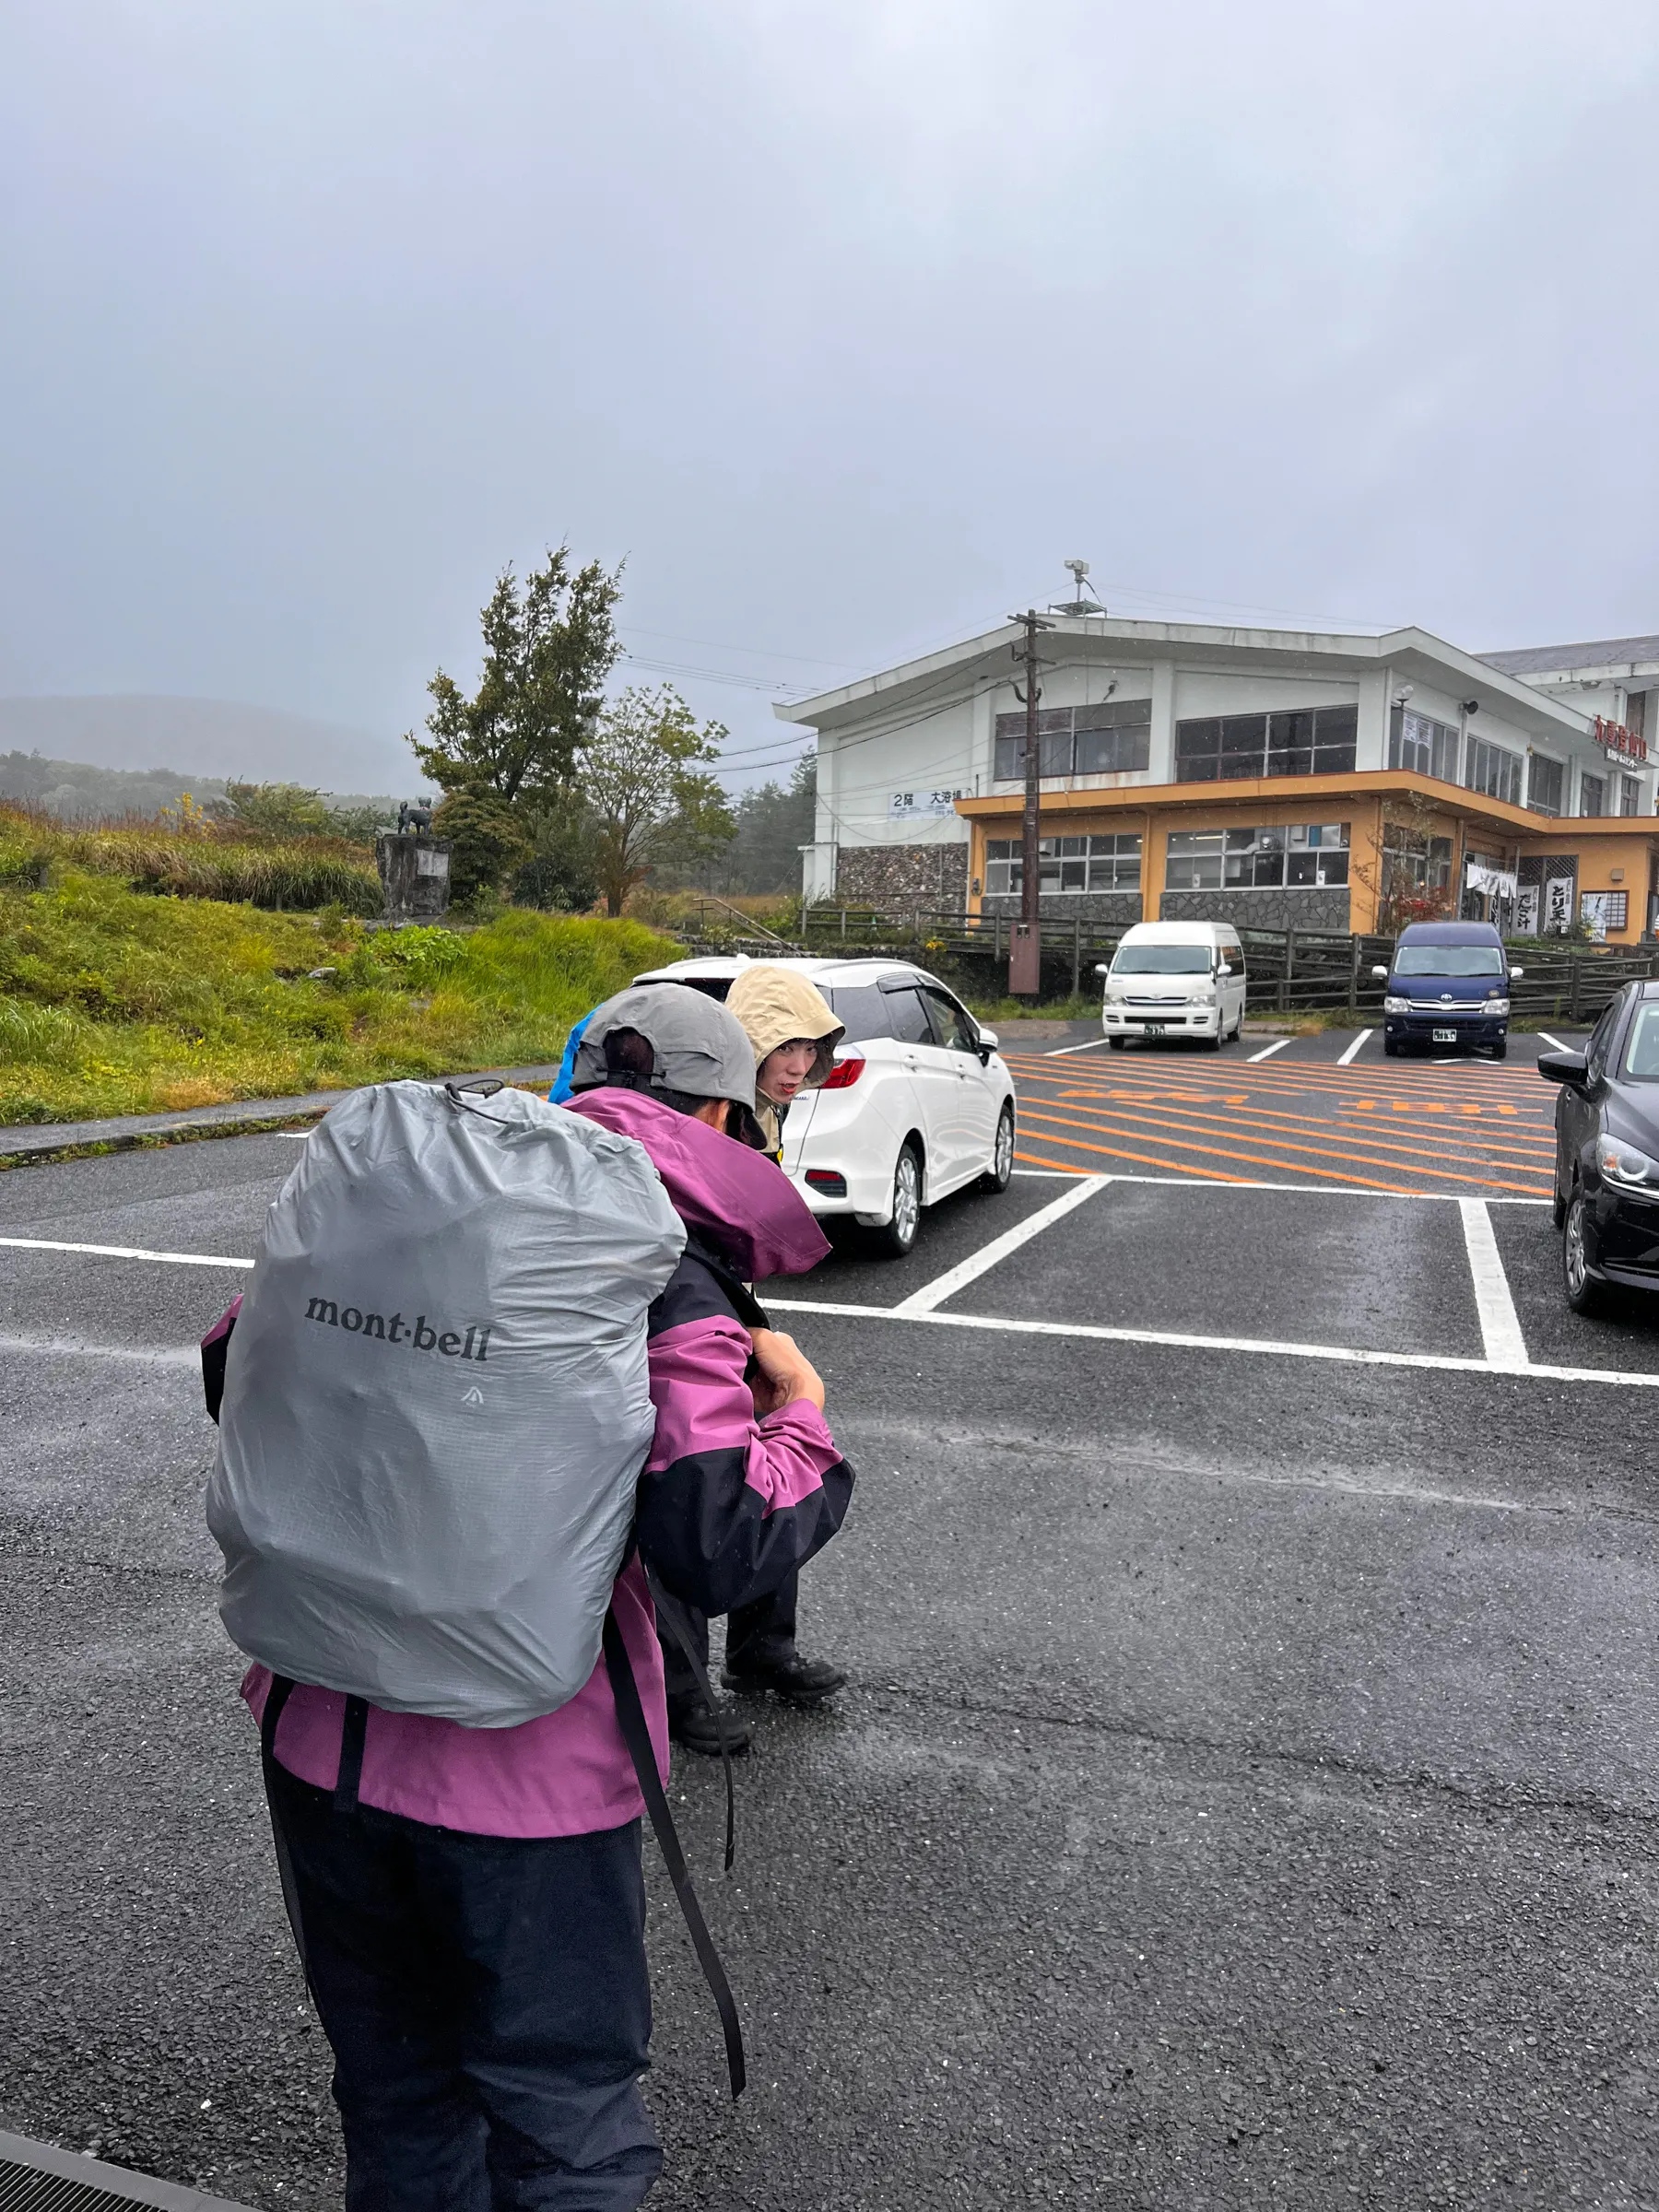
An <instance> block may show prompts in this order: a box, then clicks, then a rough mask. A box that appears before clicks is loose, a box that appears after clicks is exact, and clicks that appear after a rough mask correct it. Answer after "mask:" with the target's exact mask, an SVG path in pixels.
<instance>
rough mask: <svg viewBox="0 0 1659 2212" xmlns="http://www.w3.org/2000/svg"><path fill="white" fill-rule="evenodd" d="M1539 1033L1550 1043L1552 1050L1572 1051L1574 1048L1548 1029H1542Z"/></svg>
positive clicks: (1555, 1051) (1559, 1051)
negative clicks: (1554, 1035)
mask: <svg viewBox="0 0 1659 2212" xmlns="http://www.w3.org/2000/svg"><path fill="white" fill-rule="evenodd" d="M1538 1035H1539V1036H1540V1037H1541V1038H1542V1039H1543V1040H1544V1042H1545V1043H1546V1044H1547V1045H1548V1047H1549V1049H1550V1051H1551V1052H1554V1053H1570V1052H1571V1050H1572V1047H1571V1045H1570V1044H1563V1043H1562V1042H1561V1041H1560V1039H1559V1037H1552V1036H1551V1035H1550V1033H1549V1031H1548V1030H1539V1031H1538Z"/></svg>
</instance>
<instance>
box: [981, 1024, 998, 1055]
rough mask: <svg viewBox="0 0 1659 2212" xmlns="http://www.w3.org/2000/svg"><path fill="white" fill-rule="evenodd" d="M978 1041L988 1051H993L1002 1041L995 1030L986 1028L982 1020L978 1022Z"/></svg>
mask: <svg viewBox="0 0 1659 2212" xmlns="http://www.w3.org/2000/svg"><path fill="white" fill-rule="evenodd" d="M979 1041H980V1042H981V1043H982V1045H983V1046H984V1048H985V1050H986V1051H987V1052H988V1053H994V1052H995V1050H996V1049H997V1047H998V1045H1000V1044H1001V1042H1002V1039H1001V1038H1000V1037H999V1036H998V1035H997V1033H996V1031H995V1030H988V1029H986V1028H985V1026H984V1024H983V1023H981V1024H980V1033H979Z"/></svg>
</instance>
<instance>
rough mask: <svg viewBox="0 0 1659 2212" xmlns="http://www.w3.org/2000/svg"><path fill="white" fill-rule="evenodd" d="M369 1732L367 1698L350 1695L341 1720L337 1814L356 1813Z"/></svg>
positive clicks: (335, 1790)
mask: <svg viewBox="0 0 1659 2212" xmlns="http://www.w3.org/2000/svg"><path fill="white" fill-rule="evenodd" d="M368 1735H369V1706H368V1701H367V1700H366V1699H363V1698H347V1700H346V1712H345V1716H344V1718H343V1719H342V1720H341V1722H340V1765H339V1771H338V1772H337V1773H336V1774H335V1788H334V1809H335V1812H336V1813H355V1812H356V1811H357V1806H358V1791H359V1788H360V1786H361V1784H362V1780H363V1746H364V1743H365V1742H366V1741H367V1740H368Z"/></svg>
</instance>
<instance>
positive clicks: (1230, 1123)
mask: <svg viewBox="0 0 1659 2212" xmlns="http://www.w3.org/2000/svg"><path fill="white" fill-rule="evenodd" d="M1101 1095H1104V1096H1106V1097H1109V1098H1113V1099H1119V1100H1126V1101H1127V1102H1128V1107H1130V1108H1132V1107H1133V1106H1134V1105H1135V1102H1136V1100H1135V1094H1134V1093H1133V1092H1132V1091H1125V1090H1115V1091H1109V1092H1106V1093H1104V1094H1100V1093H1098V1092H1094V1091H1077V1090H1070V1091H1062V1092H1061V1093H1060V1094H1059V1095H1058V1097H1056V1098H1052V1099H1043V1100H1038V1101H1036V1102H1037V1103H1039V1104H1041V1105H1052V1106H1066V1105H1069V1106H1073V1107H1075V1108H1076V1109H1077V1111H1078V1112H1090V1111H1096V1112H1101V1113H1106V1114H1114V1113H1115V1114H1118V1115H1120V1116H1121V1118H1122V1119H1124V1120H1125V1121H1138V1120H1140V1119H1141V1118H1143V1117H1142V1116H1140V1115H1139V1114H1136V1113H1135V1112H1131V1111H1128V1110H1127V1108H1125V1107H1124V1106H1110V1107H1108V1106H1101V1107H1100V1108H1098V1109H1093V1108H1092V1107H1091V1103H1090V1102H1091V1100H1093V1099H1094V1098H1096V1097H1099V1096H1101ZM1168 1095H1171V1094H1168V1093H1165V1092H1161V1091H1160V1092H1157V1093H1155V1094H1153V1100H1154V1102H1156V1100H1158V1099H1161V1098H1163V1097H1166V1096H1168ZM1226 1102H1227V1103H1230V1102H1231V1101H1230V1100H1228V1101H1226ZM1159 1119H1160V1120H1171V1119H1176V1117H1174V1116H1171V1114H1170V1113H1169V1112H1167V1111H1166V1112H1164V1113H1163V1114H1161V1115H1159ZM1077 1125H1078V1126H1079V1127H1081V1126H1084V1124H1077ZM1177 1126H1179V1127H1181V1128H1183V1129H1198V1130H1204V1129H1211V1128H1217V1129H1222V1130H1228V1129H1238V1130H1239V1131H1240V1133H1241V1134H1242V1135H1251V1136H1255V1137H1257V1138H1259V1139H1260V1140H1261V1141H1262V1142H1263V1143H1264V1144H1269V1143H1275V1142H1277V1141H1278V1139H1279V1138H1280V1136H1281V1135H1284V1136H1285V1138H1286V1139H1287V1140H1288V1138H1289V1137H1290V1136H1291V1135H1293V1134H1294V1135H1308V1136H1317V1135H1322V1134H1326V1135H1329V1134H1346V1132H1344V1131H1343V1130H1342V1128H1341V1124H1336V1126H1335V1130H1333V1129H1332V1128H1331V1126H1330V1125H1329V1124H1322V1123H1320V1122H1317V1121H1313V1120H1311V1119H1309V1118H1307V1117H1305V1116H1296V1115H1291V1114H1287V1113H1282V1112H1274V1111H1273V1110H1272V1109H1271V1108H1263V1109H1259V1110H1258V1112H1256V1113H1255V1114H1253V1115H1248V1116H1246V1115H1233V1114H1226V1113H1218V1114H1214V1115H1211V1116H1209V1117H1207V1118H1206V1119H1204V1120H1198V1119H1196V1118H1194V1117H1190V1116H1181V1117H1179V1119H1178V1120H1177ZM1354 1134H1356V1135H1364V1137H1365V1138H1366V1140H1367V1144H1368V1147H1369V1149H1368V1152H1367V1153H1359V1152H1346V1151H1345V1152H1337V1153H1335V1154H1334V1155H1333V1157H1334V1158H1335V1159H1368V1160H1369V1159H1370V1155H1371V1154H1373V1153H1377V1152H1387V1153H1402V1154H1410V1155H1412V1156H1414V1157H1418V1158H1422V1159H1453V1160H1464V1161H1480V1162H1483V1163H1485V1164H1488V1165H1490V1166H1493V1167H1500V1166H1502V1167H1515V1168H1522V1169H1524V1168H1527V1167H1529V1166H1531V1165H1532V1162H1531V1161H1530V1160H1525V1159H1514V1158H1512V1154H1513V1153H1515V1152H1517V1151H1519V1150H1521V1149H1522V1148H1523V1147H1524V1144H1525V1141H1526V1140H1525V1139H1524V1138H1521V1137H1518V1136H1515V1135H1511V1134H1510V1133H1508V1132H1507V1131H1506V1132H1505V1133H1504V1134H1503V1135H1501V1136H1493V1137H1492V1138H1491V1139H1490V1140H1489V1142H1488V1144H1487V1145H1486V1146H1484V1147H1481V1148H1480V1149H1478V1150H1463V1151H1460V1150H1457V1149H1454V1148H1453V1147H1452V1146H1451V1144H1450V1142H1448V1143H1445V1144H1440V1145H1436V1146H1434V1147H1426V1146H1422V1145H1411V1144H1395V1143H1394V1142H1392V1141H1391V1140H1390V1139H1389V1138H1387V1137H1383V1136H1380V1135H1376V1134H1375V1133H1374V1132H1373V1130H1372V1129H1371V1128H1368V1127H1366V1126H1365V1125H1364V1124H1361V1125H1360V1128H1359V1130H1358V1131H1356V1132H1354ZM1401 1134H1402V1135H1404V1134H1405V1132H1404V1131H1402V1132H1401ZM1370 1164H1372V1165H1381V1166H1387V1165H1389V1164H1391V1163H1390V1162H1388V1161H1374V1160H1371V1163H1370Z"/></svg>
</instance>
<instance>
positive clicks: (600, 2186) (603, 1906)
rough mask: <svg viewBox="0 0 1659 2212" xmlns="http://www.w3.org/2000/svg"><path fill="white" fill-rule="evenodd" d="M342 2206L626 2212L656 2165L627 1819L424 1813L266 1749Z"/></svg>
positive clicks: (639, 1903) (635, 1876)
mask: <svg viewBox="0 0 1659 2212" xmlns="http://www.w3.org/2000/svg"><path fill="white" fill-rule="evenodd" d="M267 1771H268V1773H269V1775H270V1783H269V1788H270V1792H271V1798H272V1805H271V1811H272V1816H273V1818H274V1819H275V1821H276V1823H277V1828H278V1830H279V1831H280V1834H281V1837H282V1839H283V1841H284V1843H285V1844H286V1846H287V1856H288V1866H289V1873H290V1879H291V1884H292V1899H293V1904H294V1908H295V1911H296V1913H297V1917H298V1920H299V1923H300V1925H299V1929H298V1930H297V1934H298V1935H299V1936H300V1945H301V1949H302V1951H303V1954H304V1959H305V1965H306V1971H307V1975H308V1977H309V1980H310V1983H311V1987H312V1994H313V1996H314V1997H315V1999H316V2003H317V2008H318V2011H319V2013H320V2014H321V2016H322V2020H323V2027H324V2032H325V2033H326V2035H327V2037H328V2040H329V2042H330V2044H331V2045H332V2046H333V2050H334V2056H335V2077H334V2095H335V2103H336V2104H337V2105H338V2106H339V2108H340V2120H341V2124H342V2125H343V2127H344V2130H345V2136H346V2206H347V2212H632V2207H633V2206H636V2205H638V2204H639V2203H641V2200H642V2199H643V2198H644V2197H645V2196H646V2194H648V2193H649V2191H650V2189H651V2187H652V2184H653V2183H654V2182H655V2180H656V2178H657V2176H658V2174H659V2173H660V2172H661V2171H662V2162H663V2161H662V2152H661V2150H660V2148H659V2147H658V2144H657V2139H656V2133H655V2130H654V2129H653V2126H652V2124H651V2120H650V2117H649V2115H648V2114H647V2112H646V2111H645V2104H644V2100H643V2099H642V2098H641V2094H640V2086H639V2077H640V2076H641V2074H642V2073H643V2071H644V2070H645V2067H646V2065H647V2063H648V2061H647V2052H646V2047H647V2044H648V2042H649V2041H650V2035H651V1995H650V1990H649V1987H648V1984H647V1981H646V1971H645V1892H644V1885H643V1882H642V1880H641V1871H640V1824H639V1822H638V1821H637V1820H635V1821H630V1822H629V1824H628V1825H627V1826H626V1827H624V1828H614V1829H606V1830H600V1831H599V1832H598V1833H597V1834H594V1835H589V1836H551V1837H545V1838H540V1837H538V1838H532V1839H523V1838H518V1837H503V1836H475V1835H468V1834H464V1833H462V1832H461V1831H459V1830H454V1829H447V1828H429V1827H427V1826H425V1825H424V1824H423V1823H421V1822H419V1821H416V1820H405V1819H400V1818H398V1817H397V1816H396V1815H395V1814H392V1813H382V1812H377V1811H376V1810H375V1809H374V1808H373V1807H372V1806H359V1808H358V1809H356V1810H355V1811H351V1812H336V1811H335V1805H334V1798H333V1794H332V1793H331V1792H329V1791H326V1790H318V1789H313V1788H312V1786H311V1784H310V1783H304V1782H301V1781H300V1780H299V1779H298V1778H297V1777H296V1776H295V1775H292V1774H290V1773H288V1771H287V1770H286V1769H285V1768H283V1767H280V1766H276V1765H274V1764H273V1765H272V1766H271V1767H270V1768H269V1769H268V1770H267Z"/></svg>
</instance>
